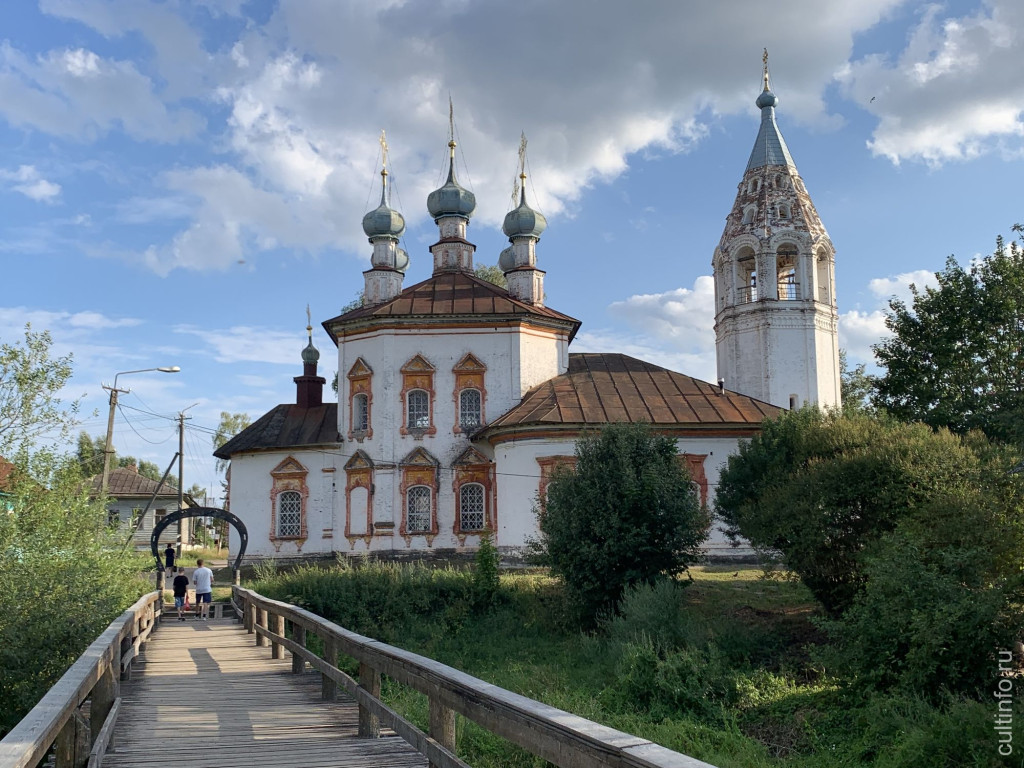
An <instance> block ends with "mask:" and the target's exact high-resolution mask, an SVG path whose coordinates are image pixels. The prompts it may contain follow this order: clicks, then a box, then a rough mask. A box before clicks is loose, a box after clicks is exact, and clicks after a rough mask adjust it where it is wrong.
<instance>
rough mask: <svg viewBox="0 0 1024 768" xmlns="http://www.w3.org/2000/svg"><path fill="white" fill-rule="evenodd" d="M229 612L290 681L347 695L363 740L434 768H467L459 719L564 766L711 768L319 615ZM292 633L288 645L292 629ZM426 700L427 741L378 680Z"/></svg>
mask: <svg viewBox="0 0 1024 768" xmlns="http://www.w3.org/2000/svg"><path fill="white" fill-rule="evenodd" d="M232 603H233V605H234V608H235V611H236V614H237V616H238V617H239V619H240V620H241V621H242V622H243V624H244V625H245V628H246V629H247V630H248V631H249V632H250V633H253V634H255V636H256V638H255V641H256V645H263V646H265V645H267V644H270V646H271V658H275V659H280V658H284V651H286V650H287V651H289V652H291V654H292V672H294V673H296V674H300V673H302V672H304V671H305V666H306V662H309V663H310V665H311V666H312V667H313V668H314V669H316V670H317V671H319V672H320V674H321V680H322V683H321V694H322V697H323V698H324V699H333V698H335V697H336V695H337V687H338V686H339V685H340V686H341V687H342V688H344V689H345V690H346V691H348V692H349V693H350V694H351V695H352V697H353V698H355V700H356V702H357V703H358V705H359V735H360V736H363V737H368V738H376V737H378V736H379V735H380V727H381V724H382V723H383V724H384V725H385V726H387V727H389V728H391V729H392V730H393V731H394V732H395V733H397V734H398V735H399V736H401V737H402V738H403V739H405V741H407V742H408V743H409V744H411V745H412V746H413V747H415V748H416V750H417V751H419V752H420V753H421V754H422V755H424V756H426V757H427V759H428V760H429V761H430V764H431V766H434V767H435V768H468V767H467V766H466V764H465V763H464V762H462V761H461V760H460V759H459V758H457V757H456V756H455V716H456V714H459V715H462V716H463V717H466V718H468V719H470V720H472V721H473V722H474V723H476V724H478V725H480V726H481V727H483V728H485V729H486V730H488V731H490V732H491V733H494V734H496V735H498V736H501V737H502V738H505V739H507V740H509V741H511V742H512V743H514V744H517V745H518V746H520V747H522V748H523V749H525V750H527V751H528V752H531V753H532V754H534V755H537V756H539V757H541V758H542V759H544V760H547V761H549V762H551V763H554V764H555V765H558V766H565V767H566V768H576V767H577V766H582V765H586V766H609V767H611V766H616V767H617V768H641V767H642V768H713V766H710V765H709V764H708V763H704V762H701V761H700V760H696V759H694V758H692V757H687V756H686V755H683V754H680V753H679V752H673V751H672V750H670V749H666V748H665V747H662V746H659V745H657V744H654V743H652V742H650V741H648V740H647V739H643V738H640V737H638V736H632V735H630V734H628V733H623V732H622V731H617V730H615V729H614V728H609V727H607V726H604V725H600V724H598V723H595V722H592V721H590V720H587V719H585V718H582V717H578V716H577V715H573V714H570V713H569V712H564V711H562V710H560V709H556V708H555V707H550V706H548V705H546V704H542V703H540V702H539V701H534V700H533V699H528V698H526V697H525V696H520V695H519V694H516V693H512V692H511V691H506V690H504V689H503V688H499V687H497V686H496V685H491V684H490V683H486V682H484V681H483V680H479V679H477V678H475V677H472V676H470V675H467V674H465V673H464V672H460V671H458V670H457V669H453V668H452V667H449V666H447V665H445V664H441V663H439V662H437V661H433V660H432V659H428V658H426V657H424V656H419V655H417V654H415V653H410V652H409V651H403V650H402V649H401V648H395V647H394V646H391V645H386V644H385V643H382V642H379V641H377V640H373V639H372V638H369V637H364V636H362V635H358V634H356V633H355V632H350V631H349V630H347V629H345V628H343V627H340V626H338V625H337V624H335V623H333V622H331V621H328V620H327V619H324V618H322V617H320V616H317V615H316V614H314V613H310V612H309V611H306V610H304V609H302V608H298V607H296V606H294V605H290V604H288V603H282V602H278V601H277V600H271V599H269V598H266V597H264V596H262V595H259V594H257V593H256V592H253V591H252V590H249V589H244V588H243V587H239V586H235V587H233V594H232ZM286 621H287V622H288V623H290V624H291V636H290V637H288V636H286V632H285V622H286ZM311 634H315V635H316V636H317V637H319V638H320V642H321V645H322V647H323V651H322V653H321V655H317V654H315V653H313V652H312V651H311V650H310V649H309V648H308V647H307V645H306V640H307V638H308V637H309V636H310V635H311ZM338 654H344V655H346V656H350V657H352V658H354V659H355V660H356V661H357V662H358V663H359V680H358V681H356V680H355V679H354V678H352V677H350V676H349V675H348V674H346V673H345V672H343V671H341V670H340V669H338V666H337V664H338V661H337V657H338ZM382 674H384V675H387V676H388V677H389V678H391V679H392V680H395V681H397V682H399V683H401V684H403V685H407V686H409V687H410V688H413V689H415V690H417V691H419V692H420V693H423V694H426V696H427V698H428V699H429V702H430V729H429V734H428V733H424V732H423V731H421V730H420V729H419V728H417V727H416V726H415V725H413V724H412V723H410V722H409V721H408V720H406V719H405V718H403V717H402V716H401V715H399V714H398V713H397V712H395V711H394V710H392V709H391V708H390V707H388V706H387V705H386V704H384V703H383V702H382V701H381V700H380V685H381V675H382Z"/></svg>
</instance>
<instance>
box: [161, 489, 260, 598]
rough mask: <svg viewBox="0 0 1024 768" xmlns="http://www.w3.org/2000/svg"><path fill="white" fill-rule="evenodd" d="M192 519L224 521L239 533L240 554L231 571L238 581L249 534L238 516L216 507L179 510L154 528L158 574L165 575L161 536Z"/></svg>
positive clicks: (167, 516)
mask: <svg viewBox="0 0 1024 768" xmlns="http://www.w3.org/2000/svg"><path fill="white" fill-rule="evenodd" d="M190 517H212V518H214V519H215V520H224V521H225V522H228V523H231V525H233V526H234V527H235V530H236V531H238V554H237V555H236V556H235V564H234V566H232V568H231V570H232V572H233V573H234V574H235V580H236V581H237V579H238V571H239V569H240V568H241V567H242V558H243V557H245V548H246V545H248V543H249V532H248V531H247V530H246V528H245V523H243V522H242V521H241V520H240V519H239V518H238V516H237V515H233V514H231V513H230V512H228V511H227V510H226V509H218V508H216V507H189V508H188V509H179V510H177V511H175V512H171V513H169V514H167V515H166V516H165V517H164V519H163V520H161V521H160V522H159V523H157V524H156V525H155V526H154V527H153V534H152V535H151V536H150V537H149V547H150V549H151V550H152V552H153V557H154V559H155V560H156V567H157V572H158V573H163V570H164V561H163V560H161V559H160V534H161V533H163V532H164V529H166V528H167V527H168V526H169V525H171V524H172V523H177V522H178V521H179V520H185V519H187V518H190Z"/></svg>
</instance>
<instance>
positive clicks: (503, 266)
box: [498, 245, 516, 272]
mask: <svg viewBox="0 0 1024 768" xmlns="http://www.w3.org/2000/svg"><path fill="white" fill-rule="evenodd" d="M515 258H516V256H515V251H514V250H513V248H512V246H511V245H510V246H509V247H508V248H506V249H505V250H504V251H502V252H501V255H500V256H498V269H500V270H501V271H502V272H509V271H511V270H512V268H513V267H515V265H516V263H515Z"/></svg>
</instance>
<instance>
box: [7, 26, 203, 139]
mask: <svg viewBox="0 0 1024 768" xmlns="http://www.w3.org/2000/svg"><path fill="white" fill-rule="evenodd" d="M0 114H3V115H4V116H5V117H6V118H7V120H8V121H9V122H11V123H12V124H14V125H22V126H31V127H33V128H37V129H39V130H42V131H45V132H46V133H50V134H53V135H56V136H66V137H72V138H76V139H80V140H90V139H93V138H95V137H97V136H99V135H101V134H104V133H106V132H108V131H111V130H116V129H119V130H123V131H124V132H125V133H126V134H128V135H129V136H131V137H133V138H135V139H152V140H156V141H177V140H179V139H182V138H184V137H187V136H192V135H193V134H195V133H196V132H197V131H198V130H199V129H200V128H201V127H202V125H203V120H202V118H200V117H199V115H197V114H196V113H195V112H193V111H192V110H190V109H185V108H177V109H169V108H168V107H166V106H165V105H164V103H163V102H162V101H161V100H160V98H159V97H158V96H157V95H156V94H155V93H154V88H153V82H152V81H151V80H150V79H149V78H148V77H146V76H145V75H143V74H142V73H140V72H139V71H138V69H136V67H135V65H134V64H133V63H132V62H129V61H114V60H112V59H104V58H101V57H100V56H98V55H97V54H95V53H94V52H92V51H89V50H86V49H84V48H76V49H70V48H68V49H64V50H52V51H50V52H49V53H47V54H46V55H45V56H40V57H38V58H37V59H36V60H35V61H33V60H30V59H29V58H28V57H27V56H25V55H24V54H23V53H22V52H21V51H19V50H17V49H15V48H13V47H12V46H11V45H10V44H9V43H6V42H5V43H3V44H2V45H0Z"/></svg>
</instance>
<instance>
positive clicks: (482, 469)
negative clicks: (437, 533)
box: [452, 446, 497, 546]
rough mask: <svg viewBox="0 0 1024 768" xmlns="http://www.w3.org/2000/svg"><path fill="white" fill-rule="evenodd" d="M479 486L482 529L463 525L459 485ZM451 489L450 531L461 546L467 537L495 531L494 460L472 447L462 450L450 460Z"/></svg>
mask: <svg viewBox="0 0 1024 768" xmlns="http://www.w3.org/2000/svg"><path fill="white" fill-rule="evenodd" d="M466 485H479V486H481V487H482V488H483V497H484V498H483V501H484V509H483V513H484V520H483V528H472V529H467V530H463V528H462V488H463V486H466ZM452 491H454V495H455V507H454V510H453V515H452V517H453V520H452V533H454V534H455V535H456V537H457V538H458V540H459V545H460V546H465V543H466V536H479V535H481V534H485V533H489V532H491V531H495V530H497V504H496V499H495V493H494V491H495V484H494V462H493V461H491V460H490V459H489V458H487V457H486V456H484V455H483V454H482V453H480V451H478V450H477V449H476V448H473V447H472V446H471V447H469V448H467V449H466V450H465V451H463V452H462V455H460V456H459V458H457V459H456V460H455V461H454V462H453V463H452Z"/></svg>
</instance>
